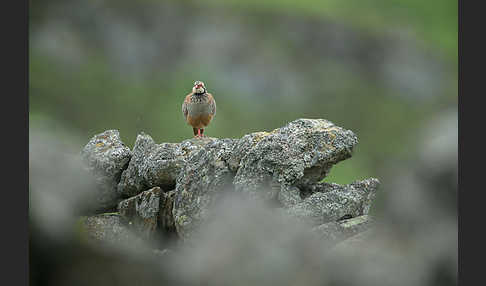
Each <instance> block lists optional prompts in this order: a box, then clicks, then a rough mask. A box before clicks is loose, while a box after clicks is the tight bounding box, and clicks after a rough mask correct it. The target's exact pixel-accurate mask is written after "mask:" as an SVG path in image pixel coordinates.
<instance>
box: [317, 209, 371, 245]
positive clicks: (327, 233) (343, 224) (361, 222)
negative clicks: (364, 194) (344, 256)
mask: <svg viewBox="0 0 486 286" xmlns="http://www.w3.org/2000/svg"><path fill="white" fill-rule="evenodd" d="M373 222H374V220H373V218H372V217H370V216H369V215H362V216H358V217H355V218H350V219H345V220H340V221H337V222H328V223H325V224H322V225H320V226H317V227H315V228H313V231H314V232H315V233H316V234H317V235H318V236H319V237H320V238H322V239H323V240H325V241H326V243H327V244H328V245H329V246H333V245H335V244H336V243H338V242H340V241H343V240H345V239H347V238H349V237H351V236H354V235H357V234H359V233H361V232H364V231H366V230H368V229H369V228H370V227H372V226H373Z"/></svg>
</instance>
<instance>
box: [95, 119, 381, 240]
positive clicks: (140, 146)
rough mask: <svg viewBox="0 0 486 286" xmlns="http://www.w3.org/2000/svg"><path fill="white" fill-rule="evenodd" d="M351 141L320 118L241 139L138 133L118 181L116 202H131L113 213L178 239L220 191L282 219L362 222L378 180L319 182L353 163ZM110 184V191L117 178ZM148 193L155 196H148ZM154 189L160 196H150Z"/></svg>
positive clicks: (347, 133) (201, 217)
mask: <svg viewBox="0 0 486 286" xmlns="http://www.w3.org/2000/svg"><path fill="white" fill-rule="evenodd" d="M107 132H109V131H107ZM116 135H117V136H118V133H116ZM357 142H358V139H357V137H356V135H355V134H354V133H353V132H351V131H349V130H345V129H343V128H341V127H338V126H336V125H334V124H333V123H332V122H329V121H327V120H323V119H298V120H295V121H292V122H290V123H289V124H287V125H286V126H284V127H282V128H278V129H275V130H273V131H271V132H255V133H251V134H248V135H245V136H243V137H242V138H241V139H228V138H227V139H217V138H208V137H206V138H203V139H195V138H193V139H188V140H185V141H183V142H181V143H162V144H156V143H155V142H154V140H153V139H152V138H151V137H150V136H149V135H147V134H145V133H141V134H139V135H138V136H137V139H136V141H135V144H134V148H133V150H132V152H131V159H130V161H129V164H128V166H127V167H126V169H125V170H124V171H123V172H122V173H121V175H120V176H119V177H118V178H119V182H118V185H117V194H118V197H122V198H129V199H128V200H126V201H124V202H123V204H120V208H119V210H120V212H121V213H122V214H123V215H124V216H125V217H127V218H128V219H129V220H130V219H132V220H133V219H134V218H137V220H139V219H141V221H142V223H141V222H137V223H136V224H137V225H140V228H141V229H140V230H146V232H148V233H151V232H153V231H154V229H155V228H157V226H160V229H161V230H163V231H165V232H166V233H173V232H174V231H176V232H177V234H178V236H179V237H181V238H183V239H186V238H188V237H189V236H191V234H192V233H193V232H194V231H195V230H196V229H197V228H198V226H200V225H201V223H202V222H204V221H205V220H206V219H207V218H208V216H209V214H210V213H211V211H212V209H213V206H214V204H217V202H218V200H219V198H221V197H222V195H223V194H224V193H226V192H236V193H238V194H240V195H244V196H247V197H250V198H253V199H256V200H263V201H266V202H279V206H281V207H283V208H282V211H283V212H284V213H286V214H290V215H292V216H294V217H297V218H302V219H305V220H310V221H311V223H312V224H314V225H321V224H324V223H327V222H334V221H337V220H340V219H345V218H353V217H356V216H361V215H365V214H367V213H368V211H369V207H370V204H371V200H372V199H373V196H374V194H375V191H376V187H377V185H378V180H376V179H369V180H365V181H362V182H356V183H353V184H349V185H345V186H340V185H337V184H327V183H318V182H319V181H321V180H322V179H323V178H324V177H325V176H326V175H327V174H328V172H329V170H330V169H331V167H332V166H333V165H334V164H336V163H338V162H339V161H341V160H344V159H347V158H349V157H351V155H352V150H353V148H354V146H355V145H356V144H357ZM95 144H96V143H95ZM89 150H90V149H88V152H87V153H89ZM110 183H111V184H112V185H111V186H113V184H114V183H116V177H115V178H114V179H113V180H112V181H110ZM150 188H155V189H151V190H149V191H146V190H148V189H150ZM154 190H157V192H156V193H157V194H158V195H154V196H153V197H152V195H150V193H153V192H154ZM169 190H173V191H170V192H168V191H169ZM144 191H146V192H144ZM139 194H140V195H139ZM155 200H158V204H157V203H156V201H155ZM136 202H138V203H136ZM137 204H140V205H142V204H144V207H143V210H142V209H140V205H139V207H138V208H139V209H138V210H137ZM157 206H158V210H157ZM134 209H135V211H134ZM140 211H147V212H148V213H150V215H148V214H147V216H144V215H143V214H141V213H139V212H140Z"/></svg>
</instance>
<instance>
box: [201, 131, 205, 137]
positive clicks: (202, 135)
mask: <svg viewBox="0 0 486 286" xmlns="http://www.w3.org/2000/svg"><path fill="white" fill-rule="evenodd" d="M203 133H204V129H201V137H204V134H203Z"/></svg>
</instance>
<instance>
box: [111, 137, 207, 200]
mask: <svg viewBox="0 0 486 286" xmlns="http://www.w3.org/2000/svg"><path fill="white" fill-rule="evenodd" d="M214 140H216V139H214V138H205V139H202V140H198V139H189V140H185V141H183V142H181V143H162V144H156V143H155V142H154V140H153V139H152V137H150V135H147V134H145V133H143V132H142V133H141V134H139V135H138V136H137V139H136V141H135V145H134V147H133V151H132V153H133V156H132V159H131V160H130V164H129V165H128V168H127V169H126V170H125V171H123V174H122V176H121V180H120V183H119V184H118V193H119V194H120V195H121V196H123V197H125V198H128V197H131V196H135V195H137V194H139V193H140V192H142V191H144V190H147V189H149V188H152V187H156V186H159V187H161V188H162V189H163V190H172V189H174V188H175V184H176V179H177V176H178V174H179V172H180V171H181V169H182V168H183V166H184V165H185V162H186V158H187V157H188V156H189V155H190V154H192V153H193V152H195V151H198V150H200V149H201V148H202V147H203V146H205V145H206V144H208V143H210V142H213V141H214Z"/></svg>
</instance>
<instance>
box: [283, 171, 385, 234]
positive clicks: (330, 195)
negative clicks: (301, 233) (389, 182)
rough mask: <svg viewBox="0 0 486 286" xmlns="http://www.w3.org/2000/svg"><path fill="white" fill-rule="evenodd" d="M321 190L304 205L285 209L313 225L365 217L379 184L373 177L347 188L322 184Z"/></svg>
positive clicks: (305, 200)
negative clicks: (347, 218)
mask: <svg viewBox="0 0 486 286" xmlns="http://www.w3.org/2000/svg"><path fill="white" fill-rule="evenodd" d="M319 185H320V186H319V187H315V189H320V190H321V191H318V192H315V193H313V194H311V195H310V196H308V197H307V198H305V199H304V200H303V201H302V202H301V203H298V204H295V205H294V206H292V207H290V208H288V209H286V212H287V213H288V214H290V215H292V216H295V217H298V218H303V219H305V220H306V221H309V222H311V223H312V224H316V225H319V224H323V223H326V222H331V221H337V220H340V219H343V218H346V217H349V218H353V217H357V216H360V215H366V214H368V212H369V209H370V206H371V202H372V200H373V198H374V197H375V194H376V190H377V188H378V185H379V181H378V179H375V178H371V179H366V180H363V181H357V182H354V183H351V184H348V185H338V184H334V183H320V184H319Z"/></svg>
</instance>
